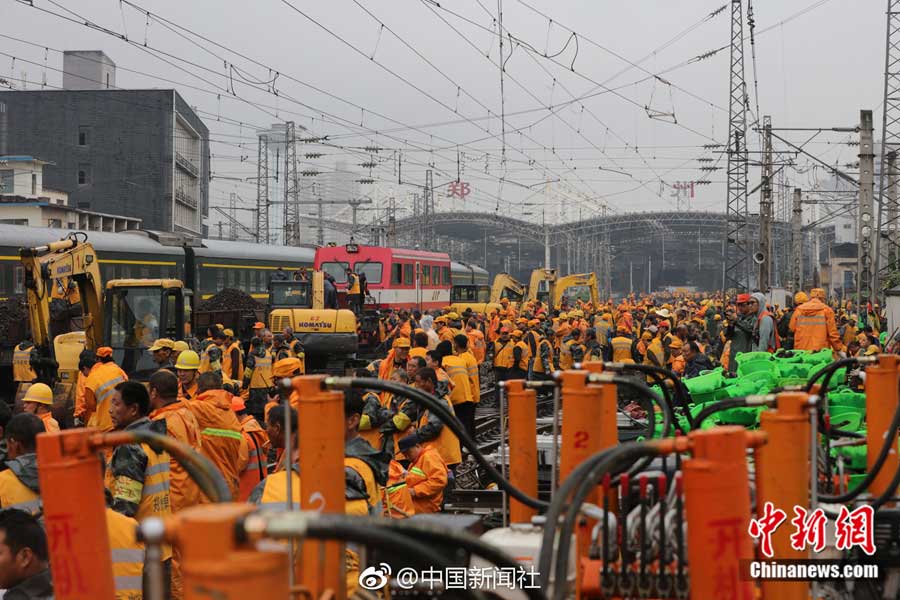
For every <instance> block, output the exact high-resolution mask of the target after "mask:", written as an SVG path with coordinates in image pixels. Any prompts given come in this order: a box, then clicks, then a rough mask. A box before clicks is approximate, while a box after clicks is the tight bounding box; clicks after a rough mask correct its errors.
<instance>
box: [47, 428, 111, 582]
mask: <svg viewBox="0 0 900 600" xmlns="http://www.w3.org/2000/svg"><path fill="white" fill-rule="evenodd" d="M95 434H96V431H93V430H89V429H69V430H66V431H61V432H57V433H42V434H40V435H38V437H37V456H38V465H40V467H39V469H38V479H39V482H40V486H41V489H42V490H43V491H44V493H43V494H42V495H41V500H42V502H43V505H44V522H45V527H46V531H47V542H48V545H49V550H50V564H51V565H52V569H53V589H54V597H55V598H57V600H113V599H114V598H115V586H114V585H113V570H112V556H111V554H110V549H109V536H108V535H107V532H106V500H105V498H104V496H103V489H104V486H103V470H102V466H101V463H100V458H99V456H98V454H97V448H96V446H95V445H94V444H92V443H91V438H92V436H94V435H95Z"/></svg>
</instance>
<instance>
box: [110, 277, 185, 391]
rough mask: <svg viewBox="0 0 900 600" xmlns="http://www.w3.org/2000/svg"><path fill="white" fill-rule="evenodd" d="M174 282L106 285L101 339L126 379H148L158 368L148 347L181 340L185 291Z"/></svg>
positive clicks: (116, 281) (125, 281) (130, 281)
mask: <svg viewBox="0 0 900 600" xmlns="http://www.w3.org/2000/svg"><path fill="white" fill-rule="evenodd" d="M183 285H184V284H183V283H182V282H181V281H179V280H177V279H114V280H112V281H109V282H108V283H107V284H106V298H105V302H104V313H103V314H104V315H105V318H104V323H103V339H104V340H105V342H106V345H108V346H110V347H111V348H112V349H113V359H114V360H115V361H116V363H118V364H119V366H121V367H122V369H123V370H124V371H125V372H126V373H128V375H129V377H131V378H132V379H137V380H144V379H147V378H148V377H149V376H150V375H151V374H152V373H153V372H154V371H156V370H157V369H158V368H159V366H158V365H157V364H156V363H155V362H154V361H153V355H152V354H151V353H150V352H149V349H150V347H151V346H152V345H153V342H155V341H156V340H157V339H159V338H169V339H171V340H180V339H183V337H184V322H183V321H184V288H183Z"/></svg>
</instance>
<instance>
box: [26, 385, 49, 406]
mask: <svg viewBox="0 0 900 600" xmlns="http://www.w3.org/2000/svg"><path fill="white" fill-rule="evenodd" d="M22 402H37V403H38V404H46V405H48V406H49V405H52V404H53V390H51V389H50V386H49V385H47V384H46V383H34V384H32V385H31V386H30V387H29V388H28V390H27V391H26V392H25V397H24V398H22Z"/></svg>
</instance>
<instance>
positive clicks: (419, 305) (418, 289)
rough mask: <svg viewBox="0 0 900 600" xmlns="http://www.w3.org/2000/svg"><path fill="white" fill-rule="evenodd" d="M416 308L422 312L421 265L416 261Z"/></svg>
mask: <svg viewBox="0 0 900 600" xmlns="http://www.w3.org/2000/svg"><path fill="white" fill-rule="evenodd" d="M416 307H417V308H418V309H419V311H421V310H422V263H421V262H419V261H416Z"/></svg>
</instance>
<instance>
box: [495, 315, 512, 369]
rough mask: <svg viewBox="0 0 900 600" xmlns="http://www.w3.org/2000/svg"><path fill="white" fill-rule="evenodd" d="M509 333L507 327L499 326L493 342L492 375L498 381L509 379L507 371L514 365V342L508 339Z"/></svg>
mask: <svg viewBox="0 0 900 600" xmlns="http://www.w3.org/2000/svg"><path fill="white" fill-rule="evenodd" d="M509 333H510V331H509V327H506V326H503V327H501V328H500V337H499V339H497V341H495V342H494V375H495V380H496V381H498V382H500V381H506V380H507V379H509V371H510V369H512V368H513V365H514V361H513V348H515V345H516V344H515V342H513V341H512V340H511V339H510V337H509Z"/></svg>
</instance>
